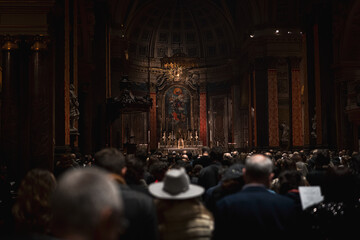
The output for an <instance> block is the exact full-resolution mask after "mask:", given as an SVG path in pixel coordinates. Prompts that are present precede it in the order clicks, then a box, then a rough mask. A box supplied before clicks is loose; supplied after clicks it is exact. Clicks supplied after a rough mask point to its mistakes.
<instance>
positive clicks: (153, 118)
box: [148, 89, 158, 150]
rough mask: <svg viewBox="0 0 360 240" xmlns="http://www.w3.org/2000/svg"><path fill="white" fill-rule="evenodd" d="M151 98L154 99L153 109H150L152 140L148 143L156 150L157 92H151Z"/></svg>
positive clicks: (153, 90)
mask: <svg viewBox="0 0 360 240" xmlns="http://www.w3.org/2000/svg"><path fill="white" fill-rule="evenodd" d="M150 98H151V99H152V104H153V105H152V107H151V108H150V139H148V142H149V143H150V149H151V150H155V149H156V148H157V139H158V138H157V135H156V133H157V128H156V123H157V121H156V119H157V118H156V91H155V89H152V90H151V91H150Z"/></svg>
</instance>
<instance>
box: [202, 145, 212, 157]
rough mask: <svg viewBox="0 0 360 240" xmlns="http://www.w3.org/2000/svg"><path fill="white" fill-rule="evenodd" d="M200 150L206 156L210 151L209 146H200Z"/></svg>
mask: <svg viewBox="0 0 360 240" xmlns="http://www.w3.org/2000/svg"><path fill="white" fill-rule="evenodd" d="M201 152H202V155H203V156H208V155H209V153H210V148H209V147H208V146H204V147H202V149H201Z"/></svg>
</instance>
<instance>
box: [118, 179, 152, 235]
mask: <svg viewBox="0 0 360 240" xmlns="http://www.w3.org/2000/svg"><path fill="white" fill-rule="evenodd" d="M120 189H121V196H122V199H123V204H124V211H125V218H126V219H127V221H128V226H127V228H126V230H125V233H124V235H122V236H121V238H120V239H127V240H129V239H134V240H137V239H147V240H150V239H154V240H155V239H157V238H158V231H157V216H156V208H155V204H154V201H153V199H152V198H151V197H149V196H147V195H146V194H143V193H141V192H138V191H135V190H133V189H131V188H130V187H129V186H127V185H120Z"/></svg>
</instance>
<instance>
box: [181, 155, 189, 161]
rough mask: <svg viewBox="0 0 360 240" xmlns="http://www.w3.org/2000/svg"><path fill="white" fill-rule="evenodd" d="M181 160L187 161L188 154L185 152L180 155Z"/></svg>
mask: <svg viewBox="0 0 360 240" xmlns="http://www.w3.org/2000/svg"><path fill="white" fill-rule="evenodd" d="M181 160H182V161H184V162H189V161H190V160H189V157H188V155H186V154H183V155H182V156H181Z"/></svg>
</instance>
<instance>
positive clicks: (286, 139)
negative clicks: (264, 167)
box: [280, 122, 290, 144]
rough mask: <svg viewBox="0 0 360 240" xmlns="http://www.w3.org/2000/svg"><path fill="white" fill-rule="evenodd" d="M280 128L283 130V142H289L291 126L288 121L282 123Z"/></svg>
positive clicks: (281, 139)
mask: <svg viewBox="0 0 360 240" xmlns="http://www.w3.org/2000/svg"><path fill="white" fill-rule="evenodd" d="M280 130H281V138H280V141H281V143H283V144H287V143H288V142H289V130H290V128H289V126H288V125H287V124H286V123H284V122H283V123H281V124H280Z"/></svg>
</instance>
